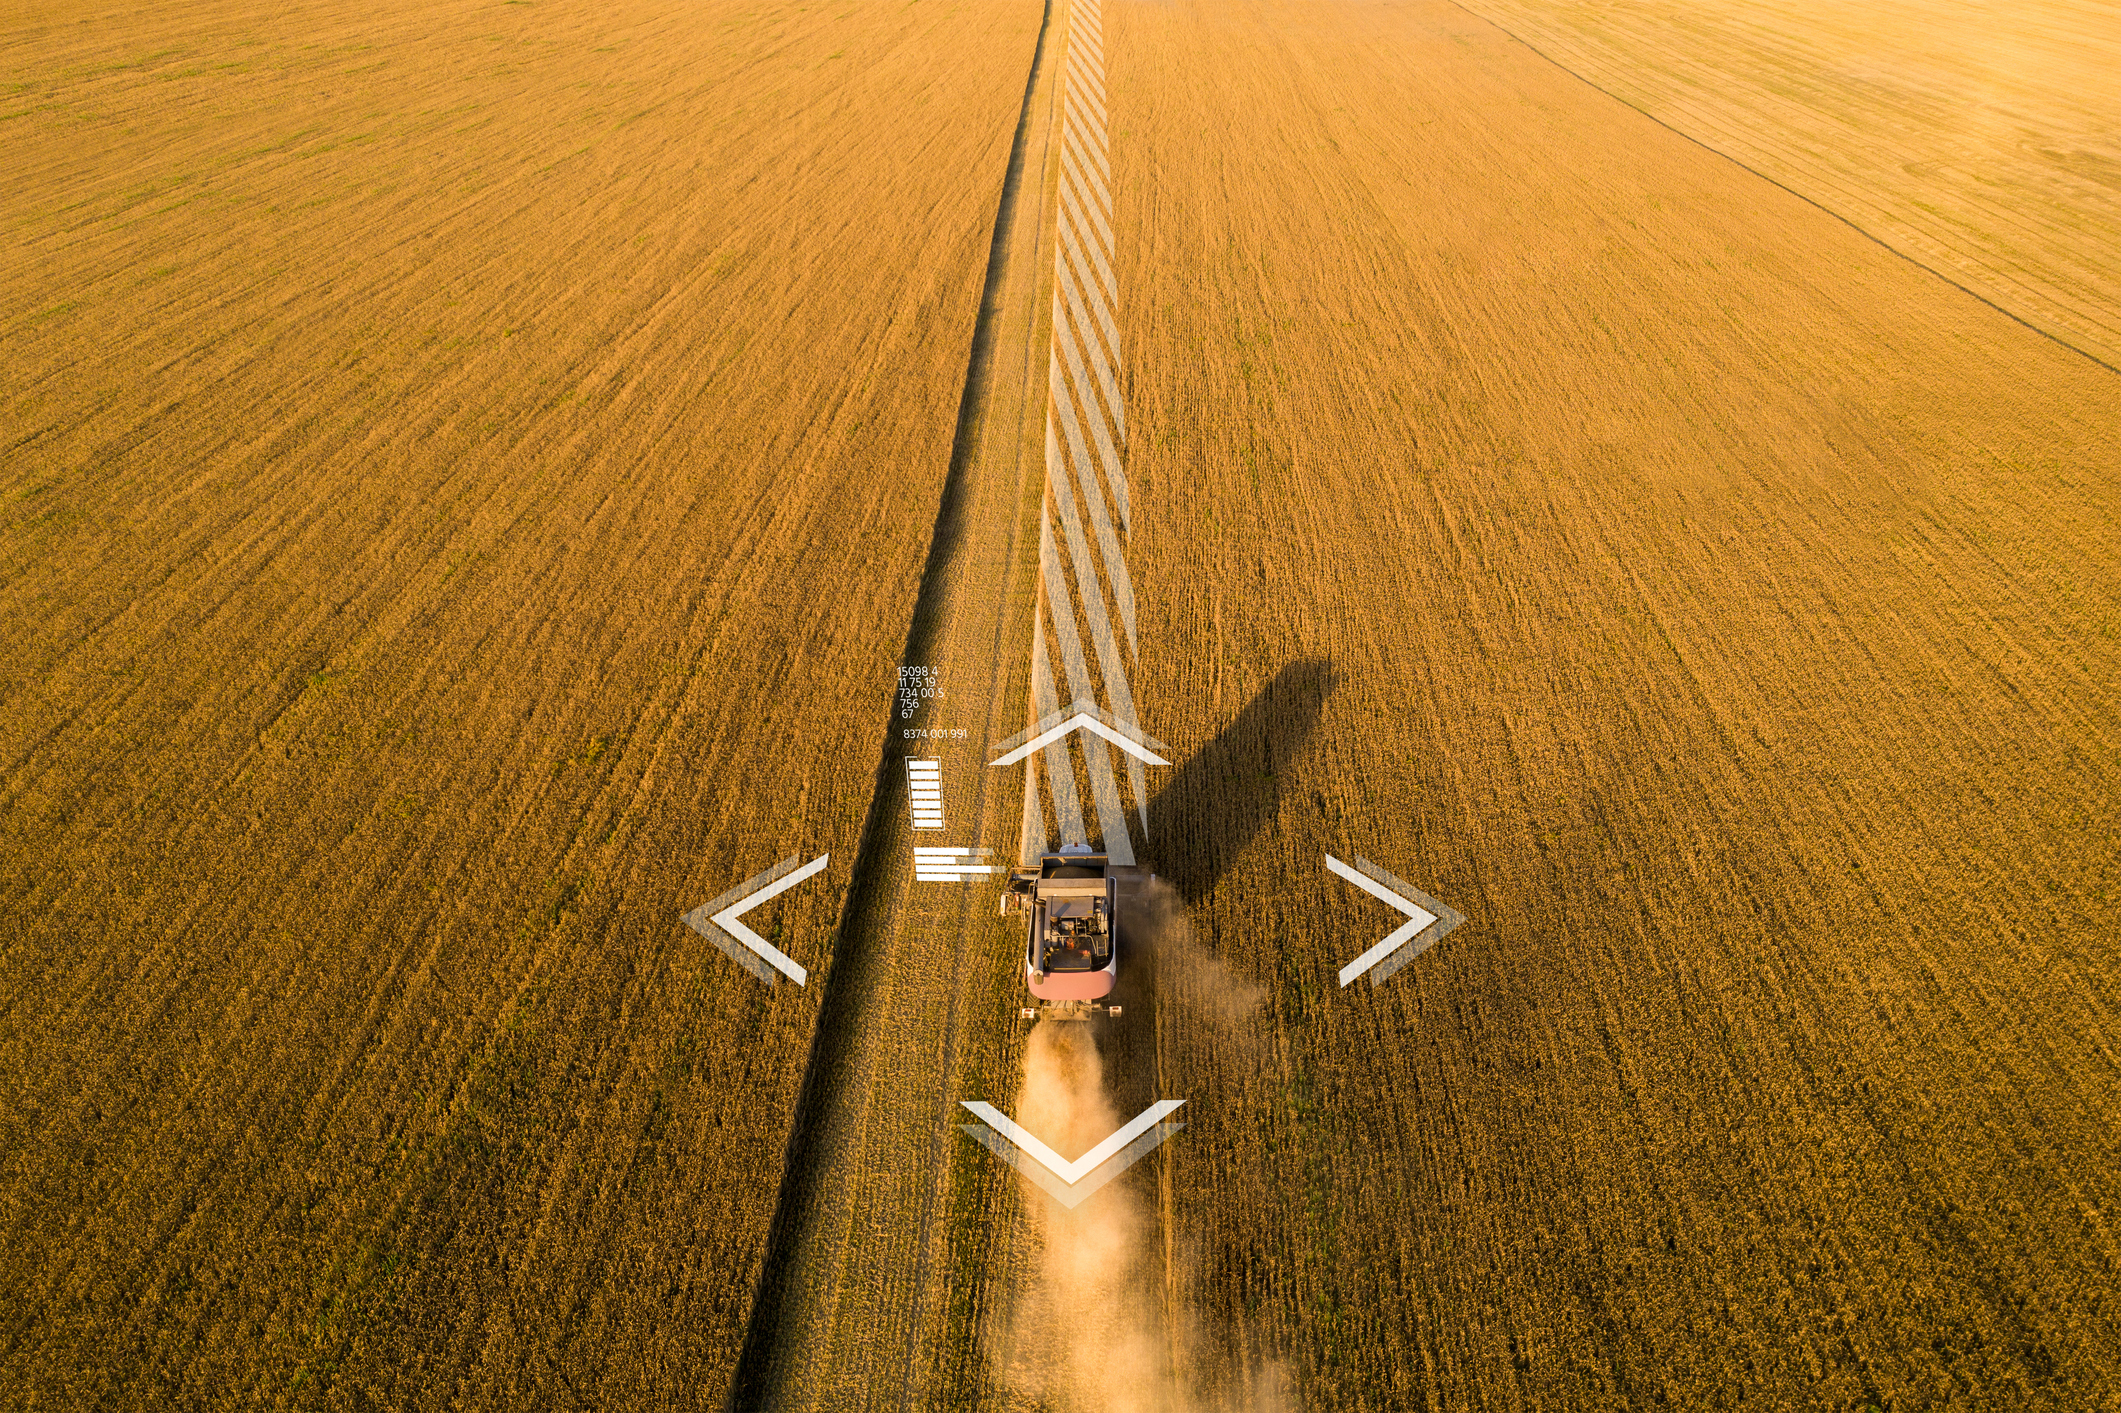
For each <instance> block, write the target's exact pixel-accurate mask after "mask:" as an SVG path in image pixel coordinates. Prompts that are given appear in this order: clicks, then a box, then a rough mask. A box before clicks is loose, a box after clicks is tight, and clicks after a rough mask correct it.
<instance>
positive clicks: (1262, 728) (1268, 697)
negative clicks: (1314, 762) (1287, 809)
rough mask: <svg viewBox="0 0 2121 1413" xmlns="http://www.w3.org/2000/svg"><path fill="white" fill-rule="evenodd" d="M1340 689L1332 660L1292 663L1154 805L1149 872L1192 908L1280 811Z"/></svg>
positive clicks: (1170, 782)
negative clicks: (1293, 773)
mask: <svg viewBox="0 0 2121 1413" xmlns="http://www.w3.org/2000/svg"><path fill="white" fill-rule="evenodd" d="M1335 682H1336V679H1335V676H1334V672H1333V664H1332V663H1331V662H1330V661H1328V660H1326V659H1325V658H1302V659H1299V660H1298V661H1296V662H1292V663H1290V664H1289V665H1288V666H1286V667H1284V668H1283V669H1282V670H1281V671H1279V672H1277V673H1275V674H1274V680H1273V681H1271V682H1269V683H1268V684H1267V685H1266V686H1265V687H1263V688H1261V689H1260V693H1259V695H1258V696H1256V697H1254V698H1253V699H1252V700H1251V701H1250V702H1249V703H1247V704H1246V705H1245V708H1244V710H1242V711H1240V712H1239V713H1238V714H1237V718H1236V720H1234V721H1232V722H1231V723H1230V724H1229V725H1228V726H1225V727H1224V728H1223V729H1222V731H1221V733H1220V734H1218V735H1217V736H1216V738H1215V739H1214V740H1212V741H1210V742H1209V743H1208V744H1207V745H1205V746H1203V747H1202V748H1201V749H1200V750H1199V751H1198V752H1196V753H1195V754H1194V756H1193V758H1192V759H1191V760H1189V761H1187V762H1186V763H1185V764H1184V765H1183V766H1180V767H1179V770H1178V773H1177V774H1176V775H1174V776H1172V777H1171V778H1170V780H1168V781H1167V782H1165V784H1164V787H1163V788H1162V789H1161V790H1159V791H1157V792H1156V796H1155V798H1154V799H1152V800H1151V801H1150V803H1149V851H1148V852H1149V859H1150V861H1151V862H1150V867H1151V868H1153V869H1155V870H1156V872H1157V873H1158V874H1159V875H1161V876H1162V877H1164V878H1166V879H1168V880H1170V882H1171V884H1172V886H1173V887H1175V888H1177V889H1178V892H1179V896H1180V897H1181V898H1183V899H1185V901H1186V903H1187V905H1188V906H1191V905H1192V904H1195V903H1198V902H1199V901H1200V900H1201V899H1202V898H1204V897H1206V896H1207V895H1208V893H1209V892H1210V891H1211V890H1213V888H1214V887H1215V885H1216V883H1217V882H1219V881H1220V880H1221V878H1222V876H1223V874H1224V873H1226V872H1228V871H1229V868H1230V866H1231V865H1232V864H1234V863H1235V862H1236V861H1237V859H1238V857H1239V856H1240V855H1241V854H1243V853H1244V851H1245V849H1246V848H1247V846H1249V845H1250V844H1251V842H1252V840H1253V839H1254V838H1255V837H1256V836H1257V835H1258V833H1259V831H1260V829H1261V827H1262V826H1264V825H1265V824H1266V823H1267V821H1268V820H1270V819H1272V818H1273V817H1274V816H1275V814H1276V813H1278V812H1279V810H1280V808H1281V789H1282V782H1283V780H1284V779H1285V778H1286V776H1287V773H1288V768H1289V767H1290V766H1291V765H1293V764H1294V763H1295V762H1296V761H1297V760H1298V759H1300V758H1301V757H1302V756H1303V754H1304V753H1305V752H1306V751H1308V750H1309V749H1310V747H1311V737H1312V735H1313V733H1314V732H1316V730H1317V729H1318V717H1319V713H1320V712H1321V711H1323V710H1324V708H1325V702H1326V698H1327V697H1329V696H1331V695H1332V694H1333V688H1334V686H1335Z"/></svg>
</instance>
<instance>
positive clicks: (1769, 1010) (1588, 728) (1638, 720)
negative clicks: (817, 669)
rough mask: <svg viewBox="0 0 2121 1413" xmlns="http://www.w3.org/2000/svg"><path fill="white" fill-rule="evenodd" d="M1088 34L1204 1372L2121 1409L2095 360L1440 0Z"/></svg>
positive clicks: (2112, 510) (2120, 657)
mask: <svg viewBox="0 0 2121 1413" xmlns="http://www.w3.org/2000/svg"><path fill="white" fill-rule="evenodd" d="M1108 51H1109V53H1110V56H1111V65H1110V73H1109V81H1110V87H1111V94H1112V111H1113V114H1114V119H1113V121H1114V127H1115V132H1114V141H1113V153H1114V161H1115V177H1114V183H1113V189H1114V192H1115V193H1116V200H1117V203H1118V207H1119V210H1118V213H1117V214H1118V219H1117V221H1116V223H1115V224H1116V226H1117V228H1119V229H1121V230H1124V231H1127V232H1129V233H1131V234H1130V235H1129V236H1128V237H1127V238H1124V239H1121V240H1120V241H1119V242H1118V250H1119V252H1120V258H1121V260H1122V262H1123V267H1122V269H1121V272H1120V288H1121V290H1122V291H1123V292H1124V294H1125V297H1126V299H1127V301H1128V303H1127V307H1126V310H1125V313H1126V327H1127V328H1128V329H1129V331H1130V344H1129V350H1128V352H1129V358H1128V366H1129V368H1130V370H1131V377H1132V380H1133V381H1132V388H1131V393H1130V411H1131V414H1132V430H1133V433H1134V441H1133V449H1132V462H1131V465H1132V468H1133V471H1134V475H1135V477H1136V486H1137V488H1138V500H1137V512H1136V514H1137V519H1136V531H1135V533H1136V542H1135V546H1134V556H1133V563H1134V567H1135V579H1136V583H1137V584H1138V585H1139V586H1140V595H1141V600H1140V601H1141V605H1142V607H1141V612H1142V619H1143V629H1142V640H1143V645H1144V653H1145V654H1146V655H1147V656H1148V657H1149V658H1150V660H1152V661H1156V662H1160V664H1161V665H1162V666H1163V668H1164V670H1163V671H1152V672H1145V673H1144V675H1143V682H1144V688H1143V698H1144V701H1143V716H1144V722H1145V724H1146V725H1147V726H1148V728H1149V729H1150V730H1152V731H1154V732H1156V733H1157V734H1158V735H1159V736H1161V737H1163V738H1164V739H1166V740H1168V741H1170V742H1171V744H1172V746H1173V748H1174V749H1173V751H1172V754H1173V755H1174V757H1175V758H1176V759H1178V760H1179V761H1181V762H1186V764H1185V766H1184V770H1183V772H1182V775H1181V777H1179V779H1180V784H1179V785H1178V786H1176V787H1174V788H1173V789H1172V790H1171V791H1170V792H1169V793H1168V797H1167V798H1166V799H1165V800H1164V801H1163V802H1161V803H1160V806H1159V812H1158V814H1157V815H1156V816H1155V818H1154V819H1153V820H1152V825H1153V828H1154V832H1155V835H1156V837H1155V840H1154V845H1155V849H1154V857H1155V859H1156V862H1157V863H1158V865H1159V866H1160V867H1161V868H1162V870H1163V871H1164V872H1165V874H1166V876H1168V877H1170V878H1172V879H1173V880H1174V881H1175V882H1176V883H1178V885H1179V886H1180V887H1181V889H1182V890H1183V891H1184V892H1185V893H1186V894H1187V896H1188V897H1189V898H1191V899H1192V900H1193V902H1194V918H1193V924H1194V931H1195V935H1196V938H1197V939H1198V940H1199V942H1200V944H1201V945H1202V946H1204V947H1206V948H1207V949H1209V950H1210V951H1211V952H1212V953H1213V954H1215V955H1217V956H1219V958H1220V959H1221V961H1222V962H1223V963H1224V964H1225V965H1226V966H1228V967H1229V968H1231V969H1232V970H1233V971H1234V972H1236V973H1237V974H1238V976H1239V978H1240V980H1249V981H1251V982H1253V983H1255V984H1257V985H1260V986H1262V987H1263V988H1264V990H1265V992H1266V1002H1265V1005H1266V1011H1265V1019H1264V1021H1263V1022H1262V1023H1261V1024H1260V1025H1259V1026H1258V1027H1257V1028H1256V1030H1255V1028H1253V1027H1237V1028H1230V1027H1222V1028H1218V1027H1216V1026H1213V1025H1210V1024H1205V1023H1197V1022H1196V1019H1195V1018H1196V1017H1197V1016H1198V1014H1199V1012H1198V1009H1197V1007H1196V1006H1195V1005H1194V998H1190V997H1189V996H1188V995H1187V994H1186V990H1185V988H1186V985H1187V983H1186V975H1187V974H1186V972H1185V971H1184V970H1183V969H1180V970H1177V971H1173V970H1171V969H1168V968H1167V969H1163V970H1162V971H1160V973H1159V979H1158V980H1159V986H1160V988H1162V992H1161V998H1160V999H1161V1002H1162V1004H1161V1005H1160V1007H1159V1010H1158V1024H1159V1027H1160V1029H1159V1033H1158V1036H1157V1047H1156V1048H1157V1054H1158V1056H1159V1057H1160V1065H1161V1070H1160V1074H1159V1076H1158V1082H1157V1088H1158V1091H1159V1092H1160V1093H1162V1094H1164V1095H1167V1096H1170V1097H1175V1098H1184V1099H1186V1100H1187V1101H1188V1104H1187V1109H1186V1115H1187V1117H1188V1118H1189V1119H1190V1120H1191V1123H1192V1127H1190V1128H1189V1129H1188V1130H1187V1132H1186V1133H1185V1134H1183V1135H1182V1136H1181V1137H1180V1138H1179V1139H1178V1140H1175V1141H1174V1142H1172V1143H1171V1144H1169V1145H1167V1146H1166V1149H1165V1150H1164V1151H1163V1154H1162V1155H1160V1157H1159V1158H1158V1159H1154V1160H1152V1162H1157V1163H1162V1164H1164V1165H1165V1166H1164V1169H1163V1171H1164V1174H1165V1179H1166V1182H1167V1187H1166V1195H1165V1205H1164V1209H1163V1212H1162V1220H1163V1222H1164V1223H1165V1232H1164V1236H1165V1243H1166V1248H1167V1249H1168V1250H1169V1251H1170V1252H1171V1253H1172V1256H1173V1264H1172V1266H1171V1269H1170V1275H1169V1279H1170V1282H1171V1285H1170V1290H1171V1292H1172V1293H1171V1297H1170V1302H1169V1307H1168V1308H1170V1309H1171V1310H1174V1311H1182V1310H1191V1311H1192V1312H1193V1313H1194V1317H1195V1324H1196V1327H1197V1328H1198V1329H1199V1330H1200V1331H1203V1332H1205V1333H1206V1334H1207V1335H1209V1336H1212V1338H1211V1339H1209V1340H1208V1341H1207V1342H1206V1343H1201V1342H1198V1341H1196V1343H1195V1344H1194V1346H1193V1347H1192V1348H1191V1349H1190V1350H1189V1351H1182V1353H1183V1354H1184V1357H1185V1358H1187V1359H1190V1360H1193V1361H1195V1362H1194V1364H1193V1366H1192V1371H1191V1376H1190V1377H1189V1378H1186V1379H1182V1380H1181V1382H1182V1383H1185V1384H1186V1385H1187V1386H1189V1387H1194V1388H1198V1389H1200V1390H1201V1391H1202V1396H1201V1401H1202V1402H1203V1404H1204V1405H1206V1406H1217V1390H1218V1389H1219V1388H1223V1389H1228V1390H1230V1391H1233V1392H1234V1391H1235V1390H1236V1389H1237V1387H1238V1385H1239V1383H1240V1382H1241V1381H1242V1379H1243V1378H1245V1377H1246V1376H1248V1375H1249V1373H1250V1372H1251V1371H1252V1370H1254V1369H1255V1368H1256V1367H1258V1366H1259V1365H1260V1364H1261V1363H1262V1362H1272V1361H1274V1360H1277V1359H1278V1360H1280V1361H1282V1362H1283V1363H1284V1364H1285V1365H1286V1366H1287V1372H1288V1373H1289V1374H1290V1376H1291V1378H1292V1380H1293V1382H1294V1383H1295V1384H1296V1385H1297V1386H1298V1387H1299V1388H1300V1389H1301V1390H1302V1393H1303V1396H1304V1401H1305V1406H1309V1407H1319V1408H1340V1409H1354V1408H1370V1409H1382V1408H1416V1407H1429V1408H1436V1409H1467V1408H1495V1409H1542V1408H1543V1409H1577V1408H1585V1407H1652V1406H1661V1407H1675V1408H1678V1407H1684V1408H1718V1407H1730V1408H1808V1409H1809V1408H1860V1407H1862V1406H1864V1405H1865V1404H1866V1403H1873V1404H1876V1405H1878V1406H1880V1407H1884V1408H1893V1409H1911V1408H1924V1407H1942V1406H1963V1407H1996V1408H2004V1407H2008V1408H2038V1409H2054V1410H2064V1409H2080V1408H2094V1407H2113V1406H2115V1405H2114V1403H2113V1397H2114V1395H2113V1390H2114V1389H2115V1388H2116V1387H2121V1336H2117V1334H2116V1331H2117V1330H2121V1321H2117V1320H2116V1319H2115V1315H2116V1307H2115V1305H2114V1298H2113V1291H2114V1290H2115V1289H2116V1282H2115V1270H2116V1264H2117V1259H2121V1248H2117V1243H2116V1240H2115V1235H2114V1232H2115V1227H2114V1221H2113V1213H2114V1212H2115V1210H2116V1205H2115V1204H2116V1202H2117V1200H2121V1190H2117V1189H2121V1182H2117V1178H2116V1174H2117V1173H2121V1145H2117V1141H2116V1138H2115V1134H2116V1128H2115V1124H2114V1120H2115V1117H2116V1113H2117V1100H2121V1082H2117V1081H2121V1062H2117V1059H2116V1054H2115V1048H2114V1045H2113V1036H2114V1034H2115V1024H2116V1016H2115V1000H2116V998H2115V995H2114V978H2115V976H2116V975H2117V965H2116V964H2117V957H2116V946H2117V943H2116V939H2117V938H2121V873H2117V865H2116V858H2117V850H2116V848H2115V840H2116V832H2117V826H2121V814H2117V807H2121V788H2117V787H2121V765H2117V761H2121V756H2117V752H2116V746H2117V731H2116V722H2117V721H2121V700H2117V691H2116V685H2115V684H2116V683H2117V682H2121V541H2117V540H2116V539H2115V537H2114V535H2113V526H2114V525H2115V524H2116V523H2117V520H2121V444H2117V428H2121V379H2116V378H2115V377H2114V375H2112V374H2111V373H2108V372H2106V371H2104V370H2102V369H2101V368H2099V367H2098V366H2096V365H2095V364H2093V363H2092V362H2090V361H2089V360H2087V359H2085V358H2083V357H2082V356H2081V355H2079V354H2078V353H2076V352H2073V351H2071V350H2069V349H2067V348H2064V347H2062V346H2060V345H2058V344H2056V343H2054V342H2052V341H2050V340H2047V339H2045V338H2042V337H2040V336H2039V335H2037V334H2035V333H2033V332H2032V331H2030V330H2028V329H2026V328H2024V327H2023V326H2022V325H2019V324H2017V323H2015V322H2013V321H2012V320H2010V319H2008V318H2007V317H2005V316H2003V315H2002V314H1999V313H1998V312H1997V311H1995V310H1994V309H1991V308H1989V307H1987V306H1985V305H1983V304H1981V303H1980V302H1978V301H1976V300H1974V299H1972V298H1970V297H1968V296H1967V295H1966V294H1964V293H1962V292H1961V291H1959V290H1956V289H1953V288H1951V287H1950V286H1948V285H1947V284H1945V283H1944V282H1942V281H1940V280H1938V279H1937V278H1936V277H1935V276H1933V275H1932V274H1930V273H1928V272H1926V271H1924V270H1922V269H1920V268H1918V267H1916V266H1915V265H1913V264H1910V263H1909V262H1907V261H1905V260H1903V259H1900V258H1899V257H1897V256H1895V255H1894V254H1892V253H1891V252H1889V251H1888V250H1886V249H1883V248H1881V247H1880V246H1879V245H1878V244H1876V243H1875V242H1872V241H1869V240H1866V239H1865V238H1863V237H1862V236H1861V235H1860V234H1858V233H1857V232H1855V231H1853V230H1851V229H1850V228H1849V227H1847V226H1846V225H1844V224H1842V223H1841V222H1839V221H1836V220H1835V219H1833V218H1832V217H1830V216H1828V215H1826V214H1824V213H1822V212H1820V211H1819V210H1818V209H1816V208H1815V207H1813V206H1810V205H1807V204H1806V203H1804V202H1803V201H1801V200H1799V199H1797V198H1796V197H1794V196H1792V195H1790V194H1789V193H1787V192H1784V191H1781V190H1779V189H1777V188H1776V187H1775V186H1773V185H1772V184H1770V183H1768V182H1766V181H1763V180H1761V179H1760V178H1758V177H1757V176H1754V175H1751V174H1748V173H1747V172H1745V171H1744V170H1742V169H1741V168H1740V167H1738V166H1736V165H1734V164H1732V163H1730V162H1728V161H1726V160H1725V159H1723V158H1721V157H1718V156H1716V155H1715V154H1712V153H1710V152H1708V151H1706V150H1704V149H1703V148H1701V147H1700V146H1698V145H1696V144H1693V143H1691V142H1689V141H1687V140H1685V139H1684V138H1683V137H1681V136H1679V135H1676V134H1674V133H1672V132H1671V131H1669V130H1667V129H1665V128H1662V127H1660V126H1658V125H1657V124H1655V123H1653V122H1652V121H1650V120H1649V119H1647V118H1645V117H1644V116H1642V115H1641V114H1639V113H1636V112H1634V111H1632V110H1631V109H1629V108H1627V107H1626V106H1624V105H1622V104H1620V103H1618V102H1616V101H1614V100H1613V99H1611V98H1609V97H1607V96H1605V95H1603V94H1601V93H1599V92H1597V91H1596V90H1595V89H1593V88H1591V87H1590V86H1588V85H1585V84H1583V83H1581V82H1579V81H1577V80H1576V79H1574V78H1571V77H1570V76H1569V75H1567V74H1566V73H1564V72H1563V71H1561V70H1560V69H1558V68H1556V67H1554V66H1552V65H1550V64H1549V63H1547V62H1545V61H1544V60H1541V59H1540V58H1539V57H1537V56H1536V55H1534V54H1533V53H1531V52H1530V51H1529V50H1527V49H1526V48H1524V47H1523V46H1521V45H1519V44H1518V43H1516V42H1515V41H1513V40H1511V39H1510V38H1508V37H1507V36H1506V35H1504V34H1502V33H1501V32H1499V31H1498V30H1496V29H1495V28H1493V27H1492V26H1491V25H1489V24H1488V23H1486V22H1485V21H1483V20H1480V19H1478V18H1476V17H1473V16H1471V15H1468V14H1467V13H1466V12H1465V11H1463V10H1460V9H1458V8H1456V7H1454V6H1451V5H1448V4H1440V3H1416V4H1392V5H1384V4H1344V3H1334V4H1313V3H1266V4H1261V5H1257V6H1249V7H1244V8H1241V9H1232V8H1230V7H1226V6H1221V5H1212V4H1202V3H1178V4H1156V5H1151V4H1135V5H1121V6H1117V7H1115V8H1114V10H1113V11H1112V18H1111V22H1110V25H1109V39H1108ZM1226 723H1227V724H1228V725H1227V726H1226ZM1328 852H1331V853H1333V854H1336V855H1338V856H1340V857H1342V858H1351V857H1353V856H1355V855H1357V854H1363V855H1367V856H1368V857H1370V858H1373V859H1375V860H1376V861H1377V862H1379V863H1380V864H1382V865H1384V866H1385V867H1386V868H1389V869H1391V870H1393V871H1394V872H1396V873H1398V874H1401V875H1402V876H1404V877H1407V878H1408V879H1409V880H1411V881H1412V882H1414V883H1416V884H1418V885H1420V886H1422V887H1425V888H1428V889H1430V890H1431V891H1433V892H1434V893H1436V894H1437V895H1438V896H1439V897H1441V898H1443V899H1445V900H1447V901H1449V902H1451V903H1452V904H1454V905H1456V906H1457V907H1459V908H1461V909H1462V910H1463V911H1465V912H1466V913H1467V914H1469V915H1470V917H1471V921H1470V922H1469V923H1468V924H1467V926H1465V927H1464V928H1463V929H1461V930H1460V931H1459V932H1458V933H1457V934H1455V935H1454V936H1453V937H1452V938H1450V939H1449V940H1448V941H1446V942H1445V943H1443V944H1442V945H1441V946H1440V947H1439V948H1437V949H1436V950H1435V951H1434V952H1432V953H1430V954H1429V955H1427V956H1425V957H1423V958H1421V959H1420V960H1419V961H1418V962H1417V963H1416V964H1415V965H1413V966H1410V967H1408V968H1406V969H1405V970H1403V971H1401V972H1400V973H1399V974H1398V975H1397V976H1396V977H1395V978H1393V979H1392V980H1391V981H1390V982H1389V983H1388V984H1387V985H1386V986H1385V987H1384V988H1382V989H1379V990H1374V991H1373V990H1371V989H1370V988H1368V987H1367V986H1362V985H1358V986H1356V987H1353V988H1350V989H1348V990H1345V991H1342V990H1339V989H1338V988H1337V987H1336V986H1335V984H1334V971H1335V969H1336V968H1337V967H1339V966H1340V965H1341V964H1343V963H1344V962H1346V961H1347V960H1349V959H1350V958H1352V957H1354V956H1355V955H1356V954H1358V953H1359V952H1361V951H1362V950H1363V949H1364V948H1365V947H1367V946H1368V945H1369V944H1370V943H1371V942H1372V941H1374V940H1375V939H1376V938H1377V937H1379V936H1381V935H1382V934H1383V932H1384V931H1386V930H1387V929H1388V928H1389V927H1390V926H1391V925H1392V924H1393V923H1394V922H1396V921H1397V919H1396V918H1395V917H1392V916H1391V915H1389V914H1387V913H1386V911H1385V910H1384V909H1383V908H1382V907H1380V906H1379V905H1377V904H1376V903H1375V902H1373V901H1370V900H1368V899H1367V898H1366V897H1364V896H1363V895H1361V894H1360V893H1358V892H1356V890H1354V889H1351V888H1348V887H1347V886H1345V885H1343V884H1341V883H1339V882H1338V881H1337V880H1335V879H1333V878H1331V877H1330V876H1329V875H1328V874H1327V873H1326V871H1325V869H1324V868H1323V866H1322V858H1321V856H1322V855H1323V854H1325V853H1328ZM1218 1343H1219V1345H1220V1347H1219V1348H1218V1347H1215V1346H1216V1345H1217V1344H1218Z"/></svg>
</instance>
